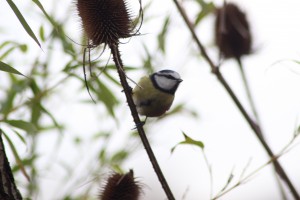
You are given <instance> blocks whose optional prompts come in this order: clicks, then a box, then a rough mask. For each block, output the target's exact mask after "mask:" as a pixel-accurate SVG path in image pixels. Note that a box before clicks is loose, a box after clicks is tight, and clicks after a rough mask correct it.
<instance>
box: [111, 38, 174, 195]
mask: <svg viewBox="0 0 300 200" xmlns="http://www.w3.org/2000/svg"><path fill="white" fill-rule="evenodd" d="M109 47H110V49H111V53H112V55H113V60H114V62H115V65H116V67H117V70H118V74H119V77H120V81H121V84H122V87H123V89H124V93H125V96H126V99H127V103H128V106H129V108H130V111H131V115H132V117H133V120H134V123H135V125H136V129H137V131H138V134H139V136H140V138H141V140H142V143H143V145H144V148H145V150H146V152H147V155H148V157H149V159H150V162H151V164H152V166H153V168H154V171H155V173H156V175H157V177H158V179H159V181H160V183H161V185H162V188H163V189H164V191H165V194H166V196H167V197H168V199H169V200H175V198H174V195H173V193H172V191H171V189H170V187H169V185H168V183H167V181H166V179H165V177H164V175H163V173H162V171H161V169H160V166H159V164H158V162H157V160H156V157H155V155H154V153H153V151H152V148H151V145H150V143H149V141H148V139H147V136H146V134H145V131H144V129H143V125H142V122H141V120H140V118H139V115H138V112H137V110H136V106H135V104H134V102H133V99H132V88H131V87H130V86H129V84H128V82H127V78H126V74H125V71H124V67H123V63H122V59H121V54H120V51H119V46H118V44H116V43H113V44H109Z"/></svg>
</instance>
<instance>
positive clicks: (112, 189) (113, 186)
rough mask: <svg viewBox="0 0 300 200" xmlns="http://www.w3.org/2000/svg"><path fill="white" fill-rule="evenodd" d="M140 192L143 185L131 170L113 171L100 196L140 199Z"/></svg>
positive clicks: (104, 199) (117, 199) (105, 199)
mask: <svg viewBox="0 0 300 200" xmlns="http://www.w3.org/2000/svg"><path fill="white" fill-rule="evenodd" d="M140 193H141V186H140V184H139V183H138V182H137V181H136V180H135V178H134V174H133V171H132V170H130V171H129V172H128V173H126V174H119V173H116V172H114V173H112V174H111V176H110V177H109V178H108V179H107V183H106V185H105V186H104V187H103V189H102V191H101V194H100V196H99V197H100V199H101V200H138V198H139V196H140Z"/></svg>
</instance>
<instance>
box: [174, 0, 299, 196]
mask: <svg viewBox="0 0 300 200" xmlns="http://www.w3.org/2000/svg"><path fill="white" fill-rule="evenodd" d="M173 1H174V3H175V5H176V7H177V9H178V11H179V13H180V15H181V16H182V18H183V20H184V22H185V24H186V25H187V27H188V29H189V31H190V33H191V34H192V37H193V39H194V41H195V42H196V44H197V46H198V48H199V50H200V52H201V54H202V56H203V57H204V58H205V60H206V61H207V62H208V64H209V66H210V67H211V70H212V72H213V73H214V74H215V75H216V76H217V78H218V80H219V81H220V83H221V84H222V85H223V87H224V88H225V90H226V91H227V93H228V94H229V96H230V97H231V98H232V100H233V101H234V103H235V104H236V106H237V107H238V109H239V110H240V112H241V114H242V115H243V117H244V118H245V120H246V121H247V123H248V124H249V126H250V128H251V129H252V130H253V132H254V133H255V135H256V136H257V138H258V140H259V141H260V143H261V144H262V146H263V147H264V149H265V150H266V152H267V154H268V155H269V156H270V158H272V159H273V165H274V167H275V170H276V172H277V174H278V175H279V176H280V177H281V178H282V180H283V181H284V182H285V183H286V185H287V186H288V188H289V189H290V191H291V193H292V195H293V196H294V199H296V200H299V199H300V196H299V194H298V192H297V190H296V189H295V187H294V185H293V184H292V182H291V180H290V179H289V177H288V176H287V174H286V173H285V171H284V169H283V168H282V167H281V165H280V163H279V162H278V160H277V157H276V156H275V154H274V153H273V152H272V150H271V148H270V147H269V145H268V144H267V142H266V141H265V139H264V138H263V137H262V135H263V134H262V131H261V128H260V126H259V125H258V124H256V122H255V121H253V120H252V119H251V117H250V115H249V114H248V113H247V111H246V110H245V108H244V107H243V105H242V104H241V102H240V101H239V99H238V98H237V96H236V95H235V93H234V92H233V90H232V89H231V87H230V86H229V84H228V83H227V81H226V80H225V79H224V77H223V75H222V74H221V72H220V71H219V68H218V67H217V66H216V65H215V64H214V63H213V61H212V60H211V58H210V57H209V56H208V54H207V52H206V50H205V48H204V46H203V45H202V43H201V42H200V40H199V38H198V36H197V34H196V33H195V30H194V27H193V25H192V24H191V23H190V21H189V19H188V16H187V15H186V12H185V10H184V9H183V8H182V7H181V5H180V4H179V3H178V1H177V0H173Z"/></svg>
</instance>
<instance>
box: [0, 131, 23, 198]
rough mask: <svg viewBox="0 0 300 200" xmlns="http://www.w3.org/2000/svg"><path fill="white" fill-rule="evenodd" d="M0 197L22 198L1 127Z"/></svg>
mask: <svg viewBox="0 0 300 200" xmlns="http://www.w3.org/2000/svg"><path fill="white" fill-rule="evenodd" d="M0 199H2V200H10V199H15V200H21V199H22V196H21V194H20V192H19V190H18V188H17V186H16V184H15V180H14V176H13V174H12V171H11V168H10V165H9V162H8V159H7V157H6V153H5V148H4V144H3V141H2V130H1V129H0Z"/></svg>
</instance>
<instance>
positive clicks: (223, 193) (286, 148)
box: [213, 135, 299, 200]
mask: <svg viewBox="0 0 300 200" xmlns="http://www.w3.org/2000/svg"><path fill="white" fill-rule="evenodd" d="M298 136H299V135H297V136H294V137H293V138H292V139H291V140H290V141H289V142H288V143H287V144H286V145H285V146H284V147H283V148H282V150H281V151H280V152H279V153H278V154H277V155H275V156H274V157H273V158H271V159H270V160H269V161H267V162H266V163H265V164H263V165H262V166H260V167H258V168H257V169H256V170H254V171H252V172H251V173H249V174H248V175H247V176H245V177H244V173H245V170H243V172H242V174H241V176H240V177H241V178H240V179H239V181H238V182H237V183H236V184H234V185H233V186H232V187H230V188H228V189H227V190H225V191H223V192H222V191H221V192H220V193H218V194H217V195H216V196H215V197H214V198H213V200H215V199H218V198H220V197H221V196H224V195H225V194H227V193H228V192H230V191H232V190H233V189H234V188H236V187H237V186H239V185H241V184H243V183H245V182H246V181H248V180H249V179H250V178H251V177H253V176H254V175H255V174H257V173H258V172H259V171H260V170H262V169H263V168H265V167H266V166H268V165H269V164H271V163H274V161H276V160H278V159H279V158H280V157H281V156H283V155H284V154H286V153H287V152H288V151H289V150H291V148H290V147H291V145H292V144H293V143H294V141H295V140H296V138H297V137H298ZM249 164H250V163H249ZM246 168H248V164H247V166H246ZM246 168H245V169H246Z"/></svg>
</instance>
